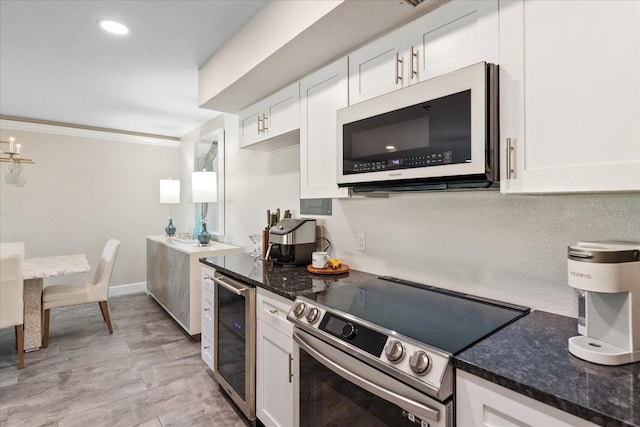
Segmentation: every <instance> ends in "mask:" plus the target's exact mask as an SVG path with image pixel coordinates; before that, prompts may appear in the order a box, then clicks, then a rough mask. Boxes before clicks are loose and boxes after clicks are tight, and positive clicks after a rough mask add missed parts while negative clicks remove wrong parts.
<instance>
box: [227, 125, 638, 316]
mask: <svg viewBox="0 0 640 427" xmlns="http://www.w3.org/2000/svg"><path fill="white" fill-rule="evenodd" d="M229 117H233V116H229ZM227 125H231V126H232V127H231V128H227V146H226V150H227V158H226V170H227V176H226V180H227V210H226V215H227V235H226V236H225V240H226V241H227V242H229V243H232V244H236V245H243V246H245V247H247V249H249V248H248V246H247V245H248V244H249V240H248V238H247V235H248V234H250V233H255V232H257V231H258V230H260V229H261V227H264V225H265V224H264V223H265V221H266V219H265V215H266V213H265V211H266V209H274V208H277V207H280V208H281V209H292V210H293V212H294V213H295V215H294V216H299V198H298V197H299V196H298V194H299V175H300V172H299V157H298V156H299V149H298V148H292V149H288V150H284V151H280V152H275V153H263V152H256V151H251V150H246V149H242V150H241V149H239V148H238V147H239V146H238V135H237V128H238V126H237V122H235V123H234V122H233V120H231V119H228V120H227ZM315 218H317V219H318V223H319V224H321V225H322V226H323V228H324V230H323V231H324V233H325V235H326V237H328V238H329V239H330V240H331V241H332V243H333V248H332V255H333V256H335V257H338V258H340V259H342V260H343V261H344V262H345V263H347V264H349V265H350V266H351V267H352V268H355V269H358V270H362V271H367V272H370V273H374V274H384V275H391V276H396V277H400V278H404V279H409V280H414V281H417V282H421V283H428V284H431V285H435V286H440V287H444V288H449V289H454V290H458V291H462V292H468V293H471V294H477V295H481V296H485V297H489V298H495V299H498V300H503V301H508V302H512V303H517V304H523V305H526V306H529V307H532V308H535V309H540V310H545V311H550V312H554V313H558V314H564V315H568V316H573V317H575V313H576V300H575V297H574V293H573V291H572V289H571V288H569V287H568V286H567V285H566V248H567V246H568V245H570V244H574V243H576V242H577V241H579V240H605V239H618V240H620V239H622V240H635V241H640V194H637V193H636V194H576V195H540V196H527V195H501V194H499V193H498V192H484V191H475V192H448V193H418V194H408V193H403V194H400V195H391V196H390V197H389V198H386V199H379V198H354V199H343V200H334V201H333V215H332V216H317V217H315ZM356 232H364V233H366V241H367V250H366V251H365V252H359V251H357V249H356V239H355V233H356Z"/></svg>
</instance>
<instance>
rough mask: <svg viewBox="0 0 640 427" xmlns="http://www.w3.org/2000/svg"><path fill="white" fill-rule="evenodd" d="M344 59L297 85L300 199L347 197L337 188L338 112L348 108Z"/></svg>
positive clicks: (342, 189)
mask: <svg viewBox="0 0 640 427" xmlns="http://www.w3.org/2000/svg"><path fill="white" fill-rule="evenodd" d="M347 91H348V89H347V58H342V59H340V60H338V61H336V62H334V63H333V64H331V65H328V66H326V67H324V68H322V69H320V70H318V71H316V72H315V73H313V74H311V75H309V76H306V77H305V78H303V79H302V80H301V81H300V198H302V199H320V198H337V197H348V195H349V193H348V190H347V189H345V188H338V185H337V184H336V175H337V169H336V168H337V157H336V156H337V150H336V148H337V144H338V142H337V133H338V127H337V110H339V109H340V108H344V107H346V106H347V103H348V102H347V101H348V100H347V97H348V95H347Z"/></svg>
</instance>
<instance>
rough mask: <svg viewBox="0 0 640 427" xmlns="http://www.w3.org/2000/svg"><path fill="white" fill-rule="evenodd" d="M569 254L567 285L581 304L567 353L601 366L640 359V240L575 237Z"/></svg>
mask: <svg viewBox="0 0 640 427" xmlns="http://www.w3.org/2000/svg"><path fill="white" fill-rule="evenodd" d="M568 258H569V259H568V261H567V263H568V283H569V286H571V287H573V288H575V289H576V290H579V291H582V293H583V296H582V298H583V301H582V304H583V305H584V306H583V307H582V313H581V314H582V315H583V323H584V326H583V327H582V332H581V333H582V335H579V336H576V337H572V338H569V351H570V352H571V354H573V355H574V356H577V357H579V358H581V359H584V360H588V361H590V362H595V363H600V364H602V365H622V364H625V363H632V362H637V361H640V243H639V242H578V244H577V245H573V246H569V249H568ZM579 323H580V322H579Z"/></svg>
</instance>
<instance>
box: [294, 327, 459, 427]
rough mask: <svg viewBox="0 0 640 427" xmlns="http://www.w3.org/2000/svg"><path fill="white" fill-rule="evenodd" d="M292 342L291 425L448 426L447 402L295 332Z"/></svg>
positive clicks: (449, 408)
mask: <svg viewBox="0 0 640 427" xmlns="http://www.w3.org/2000/svg"><path fill="white" fill-rule="evenodd" d="M293 339H294V354H295V355H296V356H297V357H294V358H293V359H294V367H293V370H294V420H295V422H296V423H297V425H299V426H304V427H306V426H329V425H333V426H348V425H351V426H360V425H366V426H370V427H377V426H403V425H406V426H415V425H416V424H417V425H419V426H425V427H426V426H429V427H451V426H452V425H453V412H452V411H453V401H452V400H449V401H448V402H447V403H441V402H438V401H437V400H435V399H432V398H431V397H429V396H427V395H425V394H424V393H421V392H419V391H417V390H415V389H413V388H411V387H409V386H407V385H406V384H404V383H402V382H400V381H397V380H396V379H394V378H392V377H390V376H389V375H387V374H384V373H382V372H381V371H379V370H377V369H375V368H372V367H371V366H369V365H367V364H366V363H363V362H362V361H360V360H358V359H356V358H354V357H352V356H349V355H348V354H346V353H344V352H343V351H341V350H338V349H336V348H335V347H333V346H331V345H329V344H327V343H325V342H324V341H321V340H320V339H318V338H316V337H314V336H312V335H309V334H308V333H306V332H304V331H302V330H300V329H298V328H295V329H294V333H293ZM295 373H297V375H295Z"/></svg>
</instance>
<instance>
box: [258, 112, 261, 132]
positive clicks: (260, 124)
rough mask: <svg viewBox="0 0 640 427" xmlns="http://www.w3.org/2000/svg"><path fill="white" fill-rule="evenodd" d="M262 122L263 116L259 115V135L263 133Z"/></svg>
mask: <svg viewBox="0 0 640 427" xmlns="http://www.w3.org/2000/svg"><path fill="white" fill-rule="evenodd" d="M261 124H262V116H258V135H260V134H261V133H262V127H261V126H260V125H261Z"/></svg>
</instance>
